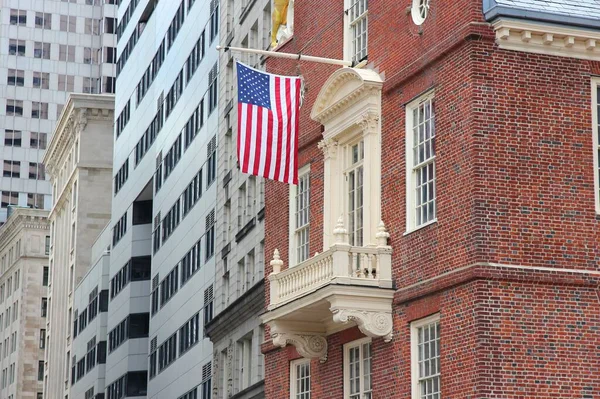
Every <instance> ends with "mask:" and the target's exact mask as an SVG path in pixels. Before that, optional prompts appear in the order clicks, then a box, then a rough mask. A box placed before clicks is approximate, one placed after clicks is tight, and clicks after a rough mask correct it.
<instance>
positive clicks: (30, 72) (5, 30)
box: [0, 0, 117, 399]
mask: <svg viewBox="0 0 600 399" xmlns="http://www.w3.org/2000/svg"><path fill="white" fill-rule="evenodd" d="M114 3H115V0H108V1H105V0H77V1H76V0H69V1H66V0H62V1H59V0H55V1H48V0H31V1H26V2H24V1H20V0H8V1H3V2H2V4H1V5H0V15H1V18H0V28H1V29H2V38H1V39H0V93H2V96H1V97H2V98H1V100H0V129H1V132H0V134H1V135H2V140H1V141H0V153H1V158H2V178H1V179H0V191H1V195H2V201H1V209H0V223H2V222H4V220H6V213H7V207H8V205H19V206H29V207H32V208H40V209H42V208H43V209H50V207H51V206H52V200H51V194H52V185H51V183H50V181H49V180H48V179H47V178H46V173H45V169H44V166H43V165H42V163H41V162H42V158H43V157H44V151H45V149H46V146H47V144H48V143H49V142H50V136H51V135H52V132H53V130H54V126H55V124H56V123H57V121H58V119H59V117H60V113H61V110H62V109H63V106H64V104H65V103H66V101H67V96H68V94H69V92H76V93H114V86H115V70H116V64H115V63H116V49H115V46H116V36H115V31H116V19H115V16H116V7H117V6H116V5H115V4H114ZM61 399H63V398H61Z"/></svg>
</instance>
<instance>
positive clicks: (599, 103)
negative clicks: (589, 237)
mask: <svg viewBox="0 0 600 399" xmlns="http://www.w3.org/2000/svg"><path fill="white" fill-rule="evenodd" d="M599 113H600V77H597V78H592V144H593V151H594V156H593V157H594V198H595V199H596V213H597V214H600V159H598V158H599V157H600V141H599V140H600V137H599V136H600V119H599V118H600V115H599Z"/></svg>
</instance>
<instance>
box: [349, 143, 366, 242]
mask: <svg viewBox="0 0 600 399" xmlns="http://www.w3.org/2000/svg"><path fill="white" fill-rule="evenodd" d="M346 148H347V154H346V194H347V201H348V202H347V207H346V210H347V211H348V224H347V226H348V234H349V239H350V245H355V246H362V245H363V226H364V223H363V198H364V196H363V186H364V184H363V183H364V180H363V176H364V175H363V171H364V168H363V161H364V159H365V143H364V141H363V140H361V141H359V142H357V143H355V144H352V145H349V146H347V147H346Z"/></svg>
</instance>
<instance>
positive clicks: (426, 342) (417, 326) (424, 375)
mask: <svg viewBox="0 0 600 399" xmlns="http://www.w3.org/2000/svg"><path fill="white" fill-rule="evenodd" d="M410 330H411V374H412V398H413V399H440V398H441V388H440V376H441V374H440V317H439V315H433V316H429V317H426V318H424V319H421V320H418V321H415V322H413V323H411V326H410Z"/></svg>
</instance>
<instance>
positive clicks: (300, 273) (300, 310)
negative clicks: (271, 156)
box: [262, 218, 394, 361]
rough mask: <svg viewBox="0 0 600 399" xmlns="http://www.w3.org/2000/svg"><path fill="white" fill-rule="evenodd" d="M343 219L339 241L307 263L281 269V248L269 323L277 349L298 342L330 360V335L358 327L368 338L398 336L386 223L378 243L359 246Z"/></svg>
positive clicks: (336, 233) (338, 227) (338, 230)
mask: <svg viewBox="0 0 600 399" xmlns="http://www.w3.org/2000/svg"><path fill="white" fill-rule="evenodd" d="M346 235H347V234H346V230H345V229H344V226H343V220H342V219H341V218H340V220H338V223H337V225H336V227H335V229H334V237H335V243H334V244H333V245H332V246H331V247H330V248H329V249H328V250H327V251H325V252H323V253H321V254H315V256H314V257H312V258H311V259H308V260H306V261H305V262H303V263H301V264H299V265H297V266H295V267H291V268H288V269H287V270H283V271H282V270H281V268H282V266H283V262H282V261H281V259H280V257H279V252H278V251H277V250H275V253H274V255H273V260H272V261H271V265H272V266H273V272H272V273H271V275H269V281H270V303H269V306H268V312H267V313H265V314H264V315H263V316H262V319H263V322H265V323H267V324H268V325H269V326H270V327H271V337H272V338H273V343H274V345H278V346H282V347H283V346H285V345H287V344H293V345H294V346H295V347H296V348H297V349H298V352H299V353H300V354H301V355H302V356H304V357H308V358H320V359H321V361H325V360H326V358H327V340H326V336H327V335H329V334H332V333H335V332H338V331H341V330H344V329H346V328H349V327H352V326H358V328H359V329H360V330H361V331H362V332H363V333H364V334H365V335H367V336H370V337H373V338H377V337H381V338H383V339H384V340H385V341H386V342H387V341H389V340H391V338H392V300H393V296H394V290H393V288H392V278H391V275H392V270H391V269H392V268H391V256H392V249H391V247H390V246H388V245H387V239H388V237H389V234H388V233H387V232H386V230H385V226H384V225H383V222H381V223H380V224H379V228H378V232H377V234H376V241H375V242H377V245H372V246H365V247H355V246H351V245H349V244H348V243H347V242H346Z"/></svg>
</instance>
